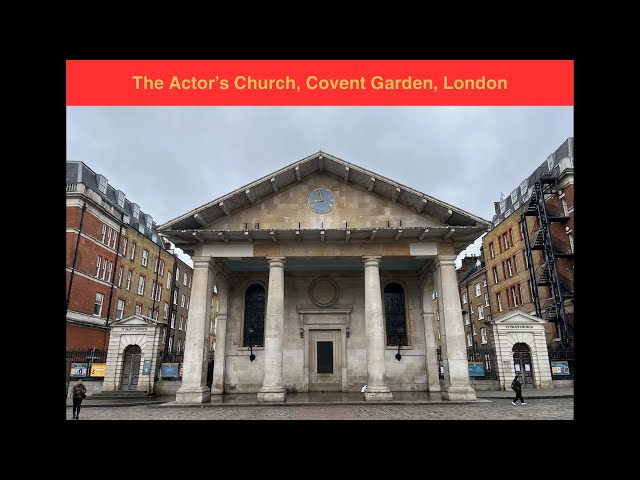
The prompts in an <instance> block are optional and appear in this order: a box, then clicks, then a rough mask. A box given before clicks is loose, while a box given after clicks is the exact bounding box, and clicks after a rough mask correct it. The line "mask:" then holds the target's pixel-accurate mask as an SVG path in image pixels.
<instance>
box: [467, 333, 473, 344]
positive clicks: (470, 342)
mask: <svg viewBox="0 0 640 480" xmlns="http://www.w3.org/2000/svg"><path fill="white" fill-rule="evenodd" d="M467 347H473V339H472V338H471V334H470V333H467Z"/></svg>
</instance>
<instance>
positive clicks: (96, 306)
mask: <svg viewBox="0 0 640 480" xmlns="http://www.w3.org/2000/svg"><path fill="white" fill-rule="evenodd" d="M103 304H104V294H103V293H100V292H96V301H95V303H94V304H93V316H94V317H99V316H101V315H102V305H103ZM96 309H97V310H98V313H96Z"/></svg>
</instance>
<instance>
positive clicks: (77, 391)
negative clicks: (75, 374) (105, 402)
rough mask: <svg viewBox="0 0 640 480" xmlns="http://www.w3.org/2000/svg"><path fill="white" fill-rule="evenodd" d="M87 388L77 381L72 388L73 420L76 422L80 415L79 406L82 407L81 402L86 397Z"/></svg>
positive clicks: (80, 381)
mask: <svg viewBox="0 0 640 480" xmlns="http://www.w3.org/2000/svg"><path fill="white" fill-rule="evenodd" d="M86 393H87V387H85V386H84V385H83V384H82V380H78V383H76V384H75V385H74V386H73V392H72V394H71V395H72V397H73V418H74V420H78V416H79V415H80V405H82V400H83V399H84V397H86V396H87V395H86Z"/></svg>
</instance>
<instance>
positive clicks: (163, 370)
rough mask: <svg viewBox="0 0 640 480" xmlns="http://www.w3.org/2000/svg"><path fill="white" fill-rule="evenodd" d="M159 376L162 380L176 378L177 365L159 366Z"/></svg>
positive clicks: (165, 364) (166, 364)
mask: <svg viewBox="0 0 640 480" xmlns="http://www.w3.org/2000/svg"><path fill="white" fill-rule="evenodd" d="M160 376H161V377H163V378H170V377H177V376H178V364H177V363H163V364H161V365H160Z"/></svg>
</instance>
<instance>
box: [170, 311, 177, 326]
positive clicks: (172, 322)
mask: <svg viewBox="0 0 640 480" xmlns="http://www.w3.org/2000/svg"><path fill="white" fill-rule="evenodd" d="M171 328H176V312H171Z"/></svg>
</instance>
